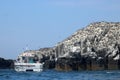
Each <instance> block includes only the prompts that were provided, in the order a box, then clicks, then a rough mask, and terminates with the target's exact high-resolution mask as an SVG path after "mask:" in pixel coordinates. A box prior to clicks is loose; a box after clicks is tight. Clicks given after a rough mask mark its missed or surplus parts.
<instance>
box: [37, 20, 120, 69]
mask: <svg viewBox="0 0 120 80" xmlns="http://www.w3.org/2000/svg"><path fill="white" fill-rule="evenodd" d="M37 51H38V53H37V55H38V56H40V59H41V60H42V61H43V62H46V65H47V66H48V68H49V66H51V63H52V62H51V61H53V63H54V62H55V64H54V65H55V68H56V69H57V70H104V69H120V23H119V22H95V23H91V24H90V25H88V26H87V27H85V28H84V29H80V30H78V31H76V32H75V33H74V34H73V35H71V36H70V37H68V38H67V39H65V40H64V41H62V42H60V43H58V44H57V45H56V46H54V47H53V48H43V49H40V50H37ZM53 63H52V64H53ZM53 67H54V66H53Z"/></svg>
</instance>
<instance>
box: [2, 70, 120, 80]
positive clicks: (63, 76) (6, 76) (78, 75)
mask: <svg viewBox="0 0 120 80" xmlns="http://www.w3.org/2000/svg"><path fill="white" fill-rule="evenodd" d="M0 80H120V71H69V72H60V71H55V70H44V71H42V72H16V71H14V70H3V69H2V70H0Z"/></svg>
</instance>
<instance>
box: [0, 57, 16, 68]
mask: <svg viewBox="0 0 120 80" xmlns="http://www.w3.org/2000/svg"><path fill="white" fill-rule="evenodd" d="M13 68H14V61H13V60H5V59H4V58H0V69H13Z"/></svg>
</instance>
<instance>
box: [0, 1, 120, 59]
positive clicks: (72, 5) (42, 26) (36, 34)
mask: <svg viewBox="0 0 120 80" xmlns="http://www.w3.org/2000/svg"><path fill="white" fill-rule="evenodd" d="M97 21H110V22H111V21H114V22H120V0H0V57H3V58H11V59H15V58H16V57H17V56H18V54H20V53H21V52H23V51H24V50H25V48H26V47H28V49H34V50H35V49H39V48H42V47H51V46H54V45H55V44H57V43H58V42H60V41H62V40H64V39H65V38H66V37H68V36H70V35H71V34H72V33H74V32H75V31H76V30H78V29H81V28H83V27H85V26H87V25H88V24H89V23H91V22H97Z"/></svg>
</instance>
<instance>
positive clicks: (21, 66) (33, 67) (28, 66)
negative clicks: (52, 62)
mask: <svg viewBox="0 0 120 80" xmlns="http://www.w3.org/2000/svg"><path fill="white" fill-rule="evenodd" d="M14 65H15V71H17V72H20V71H35V72H41V71H43V64H42V63H14Z"/></svg>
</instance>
